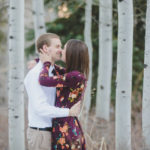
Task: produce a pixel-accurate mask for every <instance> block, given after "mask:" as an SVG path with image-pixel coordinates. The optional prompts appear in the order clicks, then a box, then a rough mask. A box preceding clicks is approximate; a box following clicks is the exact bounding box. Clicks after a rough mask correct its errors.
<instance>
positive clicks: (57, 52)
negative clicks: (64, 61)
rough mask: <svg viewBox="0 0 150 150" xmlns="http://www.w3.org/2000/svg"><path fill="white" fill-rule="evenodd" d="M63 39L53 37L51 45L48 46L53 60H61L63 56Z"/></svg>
mask: <svg viewBox="0 0 150 150" xmlns="http://www.w3.org/2000/svg"><path fill="white" fill-rule="evenodd" d="M61 52H62V48H61V41H60V39H58V38H53V39H51V45H50V46H49V47H48V53H50V55H51V58H52V60H53V61H54V62H55V61H57V60H60V57H61Z"/></svg>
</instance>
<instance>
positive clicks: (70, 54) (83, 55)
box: [66, 39, 89, 79]
mask: <svg viewBox="0 0 150 150" xmlns="http://www.w3.org/2000/svg"><path fill="white" fill-rule="evenodd" d="M73 70H77V71H79V72H81V73H83V74H84V75H85V76H86V78H87V79H88V74H89V53H88V47H87V46H86V44H85V43H84V42H83V41H80V40H76V39H71V40H69V41H68V42H67V45H66V72H70V71H73Z"/></svg>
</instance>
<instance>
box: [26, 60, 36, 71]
mask: <svg viewBox="0 0 150 150" xmlns="http://www.w3.org/2000/svg"><path fill="white" fill-rule="evenodd" d="M36 64H37V62H36V61H35V60H30V61H28V62H27V68H28V69H29V70H31V69H32V68H33V67H34V66H35V65H36Z"/></svg>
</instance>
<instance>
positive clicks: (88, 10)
mask: <svg viewBox="0 0 150 150" xmlns="http://www.w3.org/2000/svg"><path fill="white" fill-rule="evenodd" d="M91 26H92V0H86V7H85V29H84V40H85V43H86V44H87V46H88V49H89V58H90V59H89V60H90V66H89V79H88V83H87V88H86V92H85V107H86V112H87V113H88V112H89V109H90V106H91V87H92V55H93V54H92V53H93V48H92V39H91Z"/></svg>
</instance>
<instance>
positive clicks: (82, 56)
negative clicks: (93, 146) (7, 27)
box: [39, 39, 89, 150]
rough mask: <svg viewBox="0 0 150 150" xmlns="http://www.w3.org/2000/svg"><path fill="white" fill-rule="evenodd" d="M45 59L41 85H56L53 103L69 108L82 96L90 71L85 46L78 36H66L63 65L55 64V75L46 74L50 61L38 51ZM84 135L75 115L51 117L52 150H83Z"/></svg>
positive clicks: (43, 59) (48, 57)
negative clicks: (68, 38)
mask: <svg viewBox="0 0 150 150" xmlns="http://www.w3.org/2000/svg"><path fill="white" fill-rule="evenodd" d="M40 59H41V61H42V62H43V63H44V65H43V70H42V71H41V73H40V77H39V82H40V84H41V85H43V86H49V87H56V89H57V97H56V103H55V105H56V106H58V107H63V108H64V107H65V108H71V107H72V106H73V105H74V104H75V103H77V102H78V101H80V100H81V99H82V95H83V92H84V90H85V85H86V81H87V78H88V72H89V55H88V48H87V46H86V45H85V43H84V42H82V41H80V40H75V39H72V40H69V41H68V42H67V43H66V45H65V48H64V50H63V52H62V60H63V61H65V62H66V69H63V68H59V67H58V66H56V65H55V70H56V75H55V76H53V77H49V76H48V70H49V67H50V65H51V63H50V61H51V58H50V56H47V55H46V54H45V53H44V52H43V51H42V54H41V55H40ZM85 149H86V147H85V138H84V135H83V131H82V128H81V125H80V123H79V120H78V118H77V117H64V118H54V119H53V129H52V150H85Z"/></svg>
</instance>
